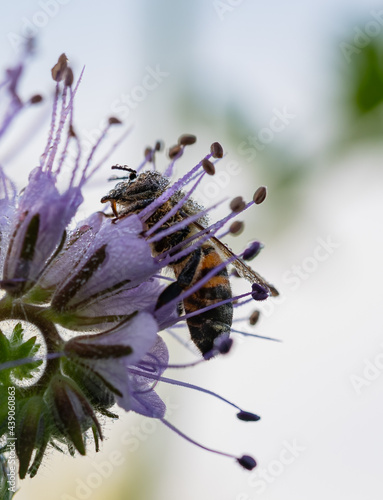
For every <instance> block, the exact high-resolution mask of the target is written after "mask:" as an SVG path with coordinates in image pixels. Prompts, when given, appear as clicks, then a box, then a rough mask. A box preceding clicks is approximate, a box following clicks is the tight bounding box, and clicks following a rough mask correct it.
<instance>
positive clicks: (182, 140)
mask: <svg viewBox="0 0 383 500" xmlns="http://www.w3.org/2000/svg"><path fill="white" fill-rule="evenodd" d="M196 141H197V137H196V136H195V135H193V134H183V135H181V137H179V139H178V144H181V146H191V145H192V144H194V143H195V142H196Z"/></svg>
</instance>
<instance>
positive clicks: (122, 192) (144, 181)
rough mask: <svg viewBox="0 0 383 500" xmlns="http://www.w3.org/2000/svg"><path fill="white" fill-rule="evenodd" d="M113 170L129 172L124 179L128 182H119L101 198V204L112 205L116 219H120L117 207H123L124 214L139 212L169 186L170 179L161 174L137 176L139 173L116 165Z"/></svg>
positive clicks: (149, 173) (151, 173) (153, 173)
mask: <svg viewBox="0 0 383 500" xmlns="http://www.w3.org/2000/svg"><path fill="white" fill-rule="evenodd" d="M112 168H119V169H120V170H124V171H127V172H129V175H128V176H126V177H123V179H126V181H124V182H119V183H118V184H117V185H116V186H115V187H114V189H112V190H110V191H109V193H108V194H107V195H106V196H104V197H103V198H101V203H107V202H110V203H111V205H112V210H113V212H114V214H115V215H116V217H118V212H117V209H116V205H120V206H121V208H122V213H123V214H128V213H133V212H139V211H140V210H142V209H143V208H145V207H146V206H147V205H149V203H151V202H152V201H153V200H154V199H155V198H158V196H160V194H161V193H163V191H164V190H165V189H166V187H167V186H168V184H169V181H168V179H166V177H164V176H163V175H162V174H160V173H159V172H152V171H150V172H143V173H142V174H139V175H137V172H136V171H135V170H133V169H131V168H129V167H119V166H118V165H116V166H114V167H112ZM119 179H122V178H121V177H120V178H119ZM111 180H112V179H111ZM120 215H121V213H120Z"/></svg>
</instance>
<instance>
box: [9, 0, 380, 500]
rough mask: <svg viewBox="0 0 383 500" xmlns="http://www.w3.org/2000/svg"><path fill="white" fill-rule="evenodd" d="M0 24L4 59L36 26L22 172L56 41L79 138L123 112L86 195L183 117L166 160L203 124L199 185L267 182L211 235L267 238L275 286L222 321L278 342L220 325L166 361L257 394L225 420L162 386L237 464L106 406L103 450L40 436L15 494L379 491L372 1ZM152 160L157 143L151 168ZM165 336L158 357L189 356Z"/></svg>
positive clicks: (269, 495) (273, 0) (162, 160)
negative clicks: (243, 414)
mask: <svg viewBox="0 0 383 500" xmlns="http://www.w3.org/2000/svg"><path fill="white" fill-rule="evenodd" d="M0 35H1V55H2V57H1V62H2V66H3V67H4V68H5V67H7V66H10V65H12V64H14V63H15V62H16V61H17V60H18V57H19V52H20V47H21V45H22V43H23V41H24V40H25V38H26V37H27V36H30V35H33V36H35V37H36V39H37V50H36V55H35V56H34V58H33V61H32V62H31V64H30V65H29V67H28V69H27V72H26V75H25V77H24V79H23V82H22V91H21V94H22V95H23V96H25V98H28V97H30V95H32V94H34V93H36V92H39V93H42V94H43V95H44V96H45V97H46V102H45V104H43V105H41V106H40V107H39V108H37V107H36V109H34V110H31V111H29V112H28V113H25V114H23V116H22V118H21V119H19V121H18V123H17V124H15V125H14V126H13V128H12V129H11V130H10V131H9V133H8V136H7V142H6V144H3V145H2V149H1V158H2V164H3V166H4V167H5V169H6V172H8V173H9V174H10V175H11V176H13V178H14V179H17V180H18V182H19V184H20V186H22V185H23V183H25V181H26V179H27V175H28V172H29V171H30V169H31V168H32V167H33V166H34V165H35V164H36V163H37V161H38V158H39V155H40V154H41V153H42V151H43V147H44V144H45V142H44V141H45V139H46V135H47V128H48V124H49V114H50V101H51V99H50V98H51V96H52V93H53V82H52V81H51V79H50V68H51V67H52V66H53V64H54V63H55V62H56V60H57V57H58V56H59V55H60V54H61V53H62V52H65V53H66V54H67V56H68V58H69V60H70V63H71V65H72V67H73V68H74V70H75V74H76V75H79V73H80V71H81V68H82V66H83V65H85V66H86V68H85V73H84V77H83V81H82V83H81V86H80V90H79V93H78V97H77V104H76V108H75V124H76V130H77V132H78V134H79V135H80V136H81V137H82V138H83V146H84V148H86V147H88V148H89V147H90V146H91V144H93V143H94V141H95V140H96V139H97V138H98V136H99V135H100V131H101V130H102V128H103V123H104V120H105V118H107V117H109V116H111V115H114V116H118V117H119V118H120V119H121V120H123V122H124V124H125V126H127V127H130V126H132V131H131V133H130V135H129V137H128V139H127V140H126V141H125V142H124V143H123V144H122V145H121V146H120V147H119V149H118V150H117V151H115V152H114V153H113V156H112V157H111V159H110V161H109V162H108V164H106V165H105V166H104V168H103V169H101V170H100V171H99V172H98V173H97V175H96V176H94V178H93V179H92V181H91V183H90V184H89V185H88V187H87V189H88V191H87V193H86V201H85V203H84V205H83V207H82V213H83V214H86V213H89V212H90V211H94V210H97V209H99V208H100V207H101V205H100V204H99V200H100V198H101V197H102V196H103V195H104V194H105V193H106V192H107V191H108V190H109V189H110V187H111V185H110V183H108V182H107V178H108V177H109V175H110V171H109V165H112V164H114V163H120V164H128V165H129V166H132V167H134V166H136V165H138V164H139V162H140V161H141V159H142V157H143V150H144V147H145V146H146V145H150V144H154V142H155V141H156V140H157V139H163V140H164V141H165V144H166V145H167V146H171V145H173V144H174V143H175V142H176V141H177V138H178V136H179V135H181V134H182V133H185V132H188V133H193V134H195V135H196V136H197V138H198V141H197V144H196V145H195V146H192V147H190V148H189V149H188V150H186V152H185V154H184V157H183V158H182V160H181V161H180V162H179V164H178V167H177V175H181V174H182V173H183V172H185V171H186V170H187V169H188V168H191V167H192V166H194V165H195V164H196V163H197V162H198V161H199V160H200V159H201V158H202V157H203V156H204V155H205V154H206V153H207V152H208V151H209V147H210V144H211V143H212V142H213V141H216V140H218V141H220V142H221V143H222V144H223V146H224V149H225V152H226V153H227V155H226V156H225V157H224V159H223V160H222V161H221V162H220V163H219V165H218V167H219V168H218V170H219V175H218V174H217V175H216V176H215V177H212V178H209V179H207V180H206V182H205V183H204V184H203V185H202V186H201V187H200V189H199V191H198V196H197V198H198V199H199V201H200V202H201V203H202V204H204V205H211V204H213V203H215V202H217V201H218V200H219V199H222V198H224V197H225V196H229V197H232V196H235V195H242V196H243V197H244V198H246V199H250V198H251V196H252V194H253V192H254V190H255V189H256V188H257V187H258V186H260V185H266V186H268V197H267V199H266V201H265V203H264V204H262V205H260V206H257V207H252V209H250V210H249V212H248V213H246V214H245V215H244V216H243V217H242V219H243V220H245V223H246V230H245V231H244V233H243V234H242V235H241V236H239V237H237V238H234V237H231V238H230V237H228V238H227V240H226V241H227V242H228V243H229V244H230V246H231V247H232V248H233V249H234V250H236V251H240V250H241V249H242V248H244V246H245V245H246V244H247V243H248V242H249V241H250V240H252V239H259V240H261V241H262V242H264V244H265V248H264V250H263V251H262V252H261V254H260V255H259V256H258V257H257V259H256V260H255V261H253V262H252V265H253V267H254V268H255V269H256V270H257V271H259V272H260V273H261V274H262V275H263V276H265V277H267V279H268V280H269V281H271V282H272V283H274V284H275V285H276V286H277V288H278V289H279V291H280V292H281V295H280V297H279V298H278V299H276V300H270V301H267V302H266V303H265V304H263V305H262V315H261V319H260V321H259V323H258V324H257V325H256V327H254V328H253V329H250V327H248V325H247V323H246V321H245V322H244V323H243V324H241V323H237V324H236V326H237V327H238V328H242V329H244V330H246V331H253V332H254V333H257V334H260V335H267V336H270V337H275V338H278V339H280V340H282V342H281V343H276V342H271V341H267V340H260V339H252V338H246V337H245V338H244V337H241V336H236V337H235V338H236V340H237V342H236V344H235V347H234V348H233V350H232V351H231V353H230V354H229V355H228V356H227V357H224V358H222V359H217V360H214V361H210V362H209V363H206V364H204V365H203V366H200V367H198V368H193V369H190V370H187V371H182V373H179V372H178V373H170V371H169V372H168V376H177V377H179V378H182V379H183V380H187V381H189V382H192V383H195V384H201V385H203V386H204V387H206V388H209V389H211V390H213V391H216V392H218V393H219V394H222V395H223V396H225V397H227V398H228V399H231V400H234V401H235V402H236V403H237V404H239V405H240V406H242V407H244V408H245V409H248V410H250V411H254V412H256V413H258V414H260V415H261V416H262V420H261V421H260V422H257V423H243V422H240V421H239V420H237V419H236V418H235V413H234V412H233V411H232V409H231V408H230V407H229V406H225V405H223V404H222V403H221V402H219V401H217V400H213V399H212V398H209V397H208V396H206V395H203V394H199V393H195V392H194V393H193V392H192V391H187V390H185V389H180V388H176V387H173V386H171V387H164V386H162V387H160V388H159V392H160V393H161V395H162V396H163V397H164V398H165V400H166V401H167V403H168V408H169V414H168V417H169V420H170V421H171V422H173V423H174V424H175V425H177V426H178V427H180V428H181V429H182V430H183V431H184V432H185V433H187V434H189V435H190V436H192V437H193V438H194V439H196V440H197V441H199V442H202V443H203V444H205V445H206V446H210V447H212V448H217V449H220V450H223V451H228V452H232V453H235V454H238V455H241V454H242V453H243V452H246V453H249V454H251V455H254V456H255V457H256V459H257V462H258V467H257V468H256V469H255V470H254V471H253V472H247V471H244V470H242V469H241V468H240V467H239V466H238V465H237V464H236V463H235V462H234V461H232V460H230V459H225V458H222V457H219V456H216V455H213V454H210V453H208V452H204V451H202V450H201V449H198V448H196V447H194V446H192V445H191V444H189V443H187V442H186V441H183V440H182V439H181V438H179V437H177V436H176V435H175V434H173V433H172V432H170V431H169V430H168V429H167V428H164V427H163V426H162V425H161V424H160V423H158V422H154V421H150V420H149V419H144V418H142V417H139V416H136V415H133V414H131V415H130V414H125V415H123V414H120V415H121V416H120V420H119V421H118V422H116V423H114V424H107V428H106V430H105V434H106V436H107V439H106V441H105V442H104V444H103V447H102V451H101V452H100V453H98V454H95V453H92V452H90V454H89V456H87V457H85V458H84V457H77V458H76V459H73V458H71V457H67V456H63V455H60V454H59V453H58V452H51V456H49V457H48V459H45V461H44V462H43V465H42V467H41V470H40V471H39V473H38V475H37V477H36V478H34V479H33V480H24V481H23V482H22V483H21V485H20V486H21V490H20V492H19V493H18V494H17V495H16V498H17V499H18V500H27V499H28V500H34V499H36V500H37V499H38V500H45V499H47V500H48V499H49V500H56V499H59V500H73V499H79V500H80V499H92V500H104V499H106V498H107V499H113V500H125V499H128V498H129V499H130V498H132V499H135V500H139V499H145V500H159V499H165V498H166V499H168V500H173V499H174V500H175V499H179V498H182V499H183V500H194V499H197V498H198V499H199V500H208V499H209V500H210V499H216V498H217V499H220V500H254V499H258V498H260V499H269V500H290V499H291V500H297V499H302V498H305V499H306V498H310V500H322V498H327V499H329V500H338V499H339V498H347V499H348V500H359V499H360V498H366V499H369V500H375V499H380V498H381V489H382V486H381V470H382V449H383V432H382V425H381V422H382V417H383V405H382V403H381V399H382V398H381V393H382V389H383V377H381V373H382V371H383V340H382V337H383V336H382V319H381V314H380V313H379V311H380V310H381V307H380V302H381V298H382V293H381V285H380V280H381V279H382V278H383V272H382V266H381V263H380V260H381V249H382V244H383V236H382V214H383V196H382V181H383V170H382V163H383V146H382V140H381V137H382V136H383V121H382V118H383V105H382V102H383V58H382V54H383V5H382V4H381V3H379V2H375V1H371V0H336V1H330V0H321V1H319V0H312V1H310V2H304V1H302V0H291V1H290V2H283V1H281V0H270V1H268V2H251V1H250V0H209V1H208V2H206V1H203V0H195V1H194V2H187V1H186V0H182V1H180V0H178V1H176V0H163V1H161V2H155V1H149V0H143V1H140V2H133V1H131V0H129V1H122V0H109V1H108V2H98V3H97V2H91V1H90V0H82V1H81V2H79V1H75V0H39V1H37V0H36V1H27V0H24V1H21V0H18V1H15V2H6V3H4V4H3V5H2V16H1V19H0ZM148 75H149V76H148ZM148 82H149V83H148ZM119 133H120V130H117V131H116V132H115V131H114V130H113V131H112V133H111V134H110V136H109V138H108V140H110V141H111V142H113V141H114V140H115V139H116V138H117V136H118V135H119ZM16 153H17V154H16ZM166 164H167V160H166V156H165V154H163V155H162V156H161V155H160V156H159V158H158V165H159V168H161V167H162V168H165V166H166ZM227 210H228V208H227V204H224V206H223V208H222V209H221V210H220V211H217V212H216V213H214V214H213V218H216V217H221V216H222V215H223V214H225V213H227ZM379 276H380V278H379ZM234 287H235V290H238V291H244V290H246V289H247V287H246V283H240V282H238V283H235V284H234ZM256 305H257V304H256ZM253 309H254V307H250V308H249V309H245V308H243V310H242V309H241V310H238V311H237V317H239V318H246V316H248V315H249V314H250V313H251V312H252V310H253ZM163 336H164V338H165V340H168V335H167V334H166V333H164V334H163ZM185 338H187V333H186V332H185ZM170 344H171V352H172V360H173V362H176V361H179V360H181V359H185V354H184V350H183V349H182V348H181V347H180V346H178V345H176V344H175V342H172V341H170ZM90 448H91V447H90Z"/></svg>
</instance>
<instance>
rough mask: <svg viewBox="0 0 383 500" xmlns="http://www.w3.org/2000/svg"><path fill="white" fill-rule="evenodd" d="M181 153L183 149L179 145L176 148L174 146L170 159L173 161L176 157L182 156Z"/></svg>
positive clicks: (170, 152) (171, 149)
mask: <svg viewBox="0 0 383 500" xmlns="http://www.w3.org/2000/svg"><path fill="white" fill-rule="evenodd" d="M180 153H181V154H182V147H181V146H180V145H179V144H177V145H176V146H172V147H171V148H170V149H169V152H168V155H169V158H170V159H171V160H172V159H173V158H175V157H176V156H178V155H180ZM180 156H181V155H180Z"/></svg>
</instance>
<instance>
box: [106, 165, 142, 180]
mask: <svg viewBox="0 0 383 500" xmlns="http://www.w3.org/2000/svg"><path fill="white" fill-rule="evenodd" d="M111 168H112V170H124V171H125V172H130V174H129V175H126V176H124V177H117V176H115V175H113V176H112V177H109V179H108V181H125V180H129V181H133V180H134V179H135V178H136V177H137V172H136V170H134V169H133V168H130V167H128V165H113V166H112V167H111Z"/></svg>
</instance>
